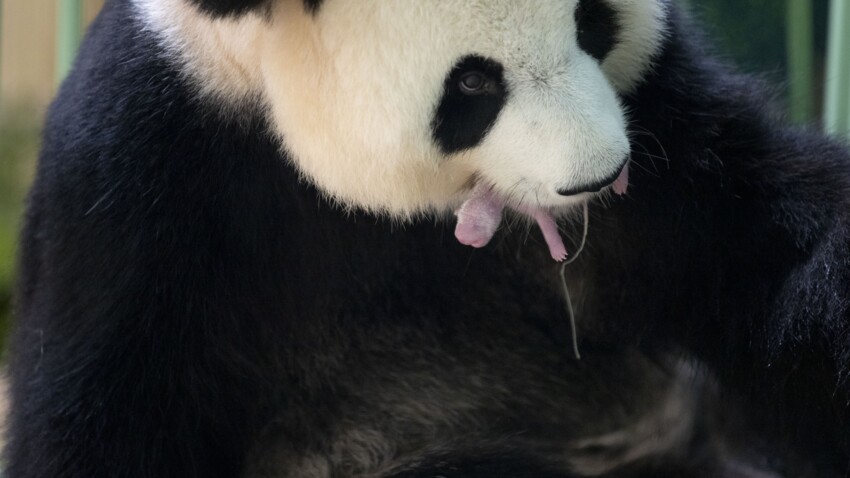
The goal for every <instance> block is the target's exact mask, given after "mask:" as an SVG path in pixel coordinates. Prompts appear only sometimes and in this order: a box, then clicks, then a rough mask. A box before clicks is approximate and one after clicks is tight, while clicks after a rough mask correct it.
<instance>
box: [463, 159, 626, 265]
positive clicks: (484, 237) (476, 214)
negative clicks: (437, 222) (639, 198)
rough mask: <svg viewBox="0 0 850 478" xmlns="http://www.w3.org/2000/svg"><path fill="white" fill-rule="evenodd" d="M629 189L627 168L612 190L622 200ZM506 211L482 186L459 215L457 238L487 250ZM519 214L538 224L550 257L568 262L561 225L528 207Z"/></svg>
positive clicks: (543, 213)
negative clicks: (559, 229)
mask: <svg viewBox="0 0 850 478" xmlns="http://www.w3.org/2000/svg"><path fill="white" fill-rule="evenodd" d="M628 187H629V165H628V164H626V166H625V167H624V168H623V171H622V172H621V173H620V175H619V176H618V177H617V179H616V180H615V181H614V184H613V185H612V186H611V188H612V189H613V190H614V193H615V194H617V195H619V196H622V195H624V194H626V191H627V190H628ZM504 209H505V201H504V200H503V199H502V198H500V197H499V196H498V195H497V194H496V193H494V192H493V190H492V189H491V188H490V186H487V185H485V184H483V183H479V184H478V185H477V186H475V188H474V189H473V190H472V194H471V195H470V197H469V199H467V200H466V202H464V203H463V205H461V206H460V209H458V211H457V226H456V227H455V237H456V238H457V240H458V241H460V243H461V244H463V245H466V246H472V247H475V248H481V247H484V246H486V245H487V244H488V243H489V242H490V239H492V238H493V235H495V234H496V230H497V229H498V228H499V224H501V222H502V210H504ZM517 210H518V212H521V213H523V214H526V215H528V216H531V217H532V218H533V219H534V221H535V222H537V226H538V227H539V228H540V232H542V233H543V238H544V239H545V240H546V245H547V246H548V247H549V254H551V256H552V259H555V260H556V261H558V262H563V261H564V260H566V259H567V249H566V247H564V241H563V240H562V239H561V235H560V234H559V233H558V224H557V223H556V222H555V218H554V217H553V216H552V214H551V213H550V212H549V211H547V210H545V209H538V208H533V207H529V206H523V207H520V208H517Z"/></svg>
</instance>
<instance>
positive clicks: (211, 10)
mask: <svg viewBox="0 0 850 478" xmlns="http://www.w3.org/2000/svg"><path fill="white" fill-rule="evenodd" d="M189 1H191V2H193V3H194V4H195V5H197V6H198V7H200V9H201V10H202V11H204V12H206V13H208V14H210V15H213V16H216V17H225V16H238V15H242V14H244V13H246V12H249V11H257V10H259V9H262V8H266V7H268V6H269V1H270V0H189ZM321 6H322V0H304V9H305V10H307V11H308V12H310V13H311V14H316V12H318V11H319V7H321Z"/></svg>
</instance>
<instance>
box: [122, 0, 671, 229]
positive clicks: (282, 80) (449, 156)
mask: <svg viewBox="0 0 850 478" xmlns="http://www.w3.org/2000/svg"><path fill="white" fill-rule="evenodd" d="M135 2H136V6H137V8H138V11H139V14H140V17H141V18H142V20H143V22H144V23H145V25H146V27H147V28H148V29H149V30H152V31H154V32H155V33H156V34H157V35H159V36H160V38H161V41H162V42H163V44H164V45H165V47H166V49H167V50H168V51H169V52H171V53H172V54H174V55H175V58H177V59H178V60H179V61H180V64H181V65H182V66H181V67H182V68H184V69H185V71H186V72H187V74H188V76H189V78H191V80H192V81H193V82H194V84H195V85H196V86H197V88H198V90H199V94H204V95H208V96H209V97H210V98H215V100H216V101H219V102H221V104H222V106H223V107H227V108H236V109H237V110H238V108H239V107H240V105H241V104H245V103H247V102H249V101H255V100H256V99H257V98H259V99H260V101H262V102H263V103H264V104H265V106H266V107H267V108H268V111H269V114H270V117H271V119H272V122H273V124H274V126H275V128H276V131H277V133H278V134H279V136H280V138H281V140H282V144H283V145H284V147H285V149H286V150H287V152H288V153H289V156H290V157H291V158H292V160H293V162H294V164H295V165H296V166H297V167H298V168H299V169H300V171H301V172H302V173H303V174H304V176H305V177H307V178H308V179H309V180H310V181H312V182H313V183H315V184H316V185H317V186H318V187H319V188H320V189H321V190H322V191H324V192H326V193H327V194H328V195H329V196H331V197H333V198H334V199H336V200H338V201H339V202H341V203H343V204H346V205H350V206H356V207H362V208H365V209H368V210H372V211H375V212H382V213H389V214H392V215H394V216H397V217H405V216H409V215H411V214H417V213H420V212H432V211H437V212H440V211H447V210H451V209H452V208H454V207H457V205H458V204H460V202H462V201H463V200H464V199H466V198H467V196H468V195H469V194H470V191H471V190H472V189H473V188H474V187H475V186H476V185H479V186H480V185H486V187H487V188H490V189H491V190H492V192H493V193H494V194H495V195H497V196H498V197H499V198H501V199H502V200H504V201H505V202H506V203H507V204H509V205H512V206H514V207H515V208H517V209H519V210H529V209H530V208H536V209H540V208H545V209H557V208H559V207H562V206H566V205H569V204H572V203H576V202H578V201H581V200H583V199H585V198H586V197H588V194H589V193H593V192H595V191H598V190H600V189H601V188H603V187H604V186H606V185H608V184H610V183H611V182H612V181H613V180H614V179H615V178H616V177H617V175H618V174H619V172H620V171H621V170H622V168H623V166H624V164H625V162H626V161H627V159H628V157H629V141H628V138H627V134H626V129H627V119H626V114H625V112H624V110H623V107H622V105H621V103H620V101H619V99H618V95H620V94H622V93H626V92H628V91H629V90H630V89H632V88H634V87H635V86H636V84H637V83H639V82H640V81H641V78H642V76H643V75H644V74H645V73H646V72H647V70H648V69H649V68H650V65H651V61H652V57H653V55H654V54H655V53H656V51H657V50H658V49H659V46H660V43H661V41H662V38H663V30H664V21H665V20H664V16H665V7H664V2H665V0H427V1H420V0H415V1H412V0H241V1H237V0H135Z"/></svg>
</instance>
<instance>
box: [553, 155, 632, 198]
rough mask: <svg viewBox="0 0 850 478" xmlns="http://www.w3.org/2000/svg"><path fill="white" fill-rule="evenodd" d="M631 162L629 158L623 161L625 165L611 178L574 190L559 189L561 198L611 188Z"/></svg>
mask: <svg viewBox="0 0 850 478" xmlns="http://www.w3.org/2000/svg"><path fill="white" fill-rule="evenodd" d="M628 161H629V158H626V160H625V161H623V164H622V165H621V166H620V167H619V168H617V170H616V171H615V172H614V173H613V174H611V175H610V176H606V177H605V178H604V179H601V180H599V181H594V182H592V183H587V184H582V185H581V186H576V187H573V188H564V189H559V190H558V194H560V195H561V196H575V195H576V194H581V193H598V192H599V191H601V190H602V188H604V187H606V186H610V185H611V184H612V183H613V182H614V181H616V180H617V177H618V176H620V173H622V172H623V168H625V167H626V163H627V162H628Z"/></svg>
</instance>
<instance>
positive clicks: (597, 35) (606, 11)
mask: <svg viewBox="0 0 850 478" xmlns="http://www.w3.org/2000/svg"><path fill="white" fill-rule="evenodd" d="M641 1H643V0H641ZM575 18H576V26H577V28H578V44H579V46H580V47H581V49H582V50H584V51H586V52H587V54H588V55H590V56H592V57H593V58H596V59H597V60H599V61H602V60H604V59H605V57H606V56H608V54H609V53H611V50H613V49H614V47H615V46H616V45H617V36H618V35H619V33H620V32H619V30H620V24H619V22H618V21H617V11H616V10H614V8H612V7H611V6H610V5H608V3H606V2H605V0H581V1H580V2H579V4H578V8H576V13H575Z"/></svg>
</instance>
